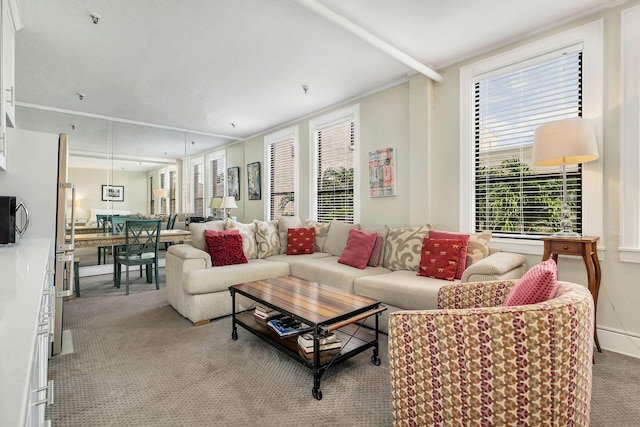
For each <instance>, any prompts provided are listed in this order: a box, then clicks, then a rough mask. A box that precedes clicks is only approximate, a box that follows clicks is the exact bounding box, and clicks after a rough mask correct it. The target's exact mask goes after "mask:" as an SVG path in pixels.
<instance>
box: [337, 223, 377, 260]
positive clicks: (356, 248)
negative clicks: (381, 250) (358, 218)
mask: <svg viewBox="0 0 640 427" xmlns="http://www.w3.org/2000/svg"><path fill="white" fill-rule="evenodd" d="M377 237H378V234H377V233H365V232H364V231H362V230H356V229H355V228H352V229H351V230H349V236H348V237H347V244H346V245H345V247H344V250H343V251H342V253H341V254H340V257H339V258H338V262H339V263H340V264H345V265H350V266H351V267H355V268H359V269H361V270H362V269H363V268H365V267H366V266H367V263H368V262H369V258H370V257H371V251H372V250H373V247H374V246H375V244H376V238H377Z"/></svg>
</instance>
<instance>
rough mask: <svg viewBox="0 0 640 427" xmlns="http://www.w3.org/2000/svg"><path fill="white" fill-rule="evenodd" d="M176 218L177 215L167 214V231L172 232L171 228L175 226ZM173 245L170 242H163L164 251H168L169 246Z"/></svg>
mask: <svg viewBox="0 0 640 427" xmlns="http://www.w3.org/2000/svg"><path fill="white" fill-rule="evenodd" d="M177 217H178V214H177V213H173V214H169V218H168V219H167V228H166V229H167V230H173V228H174V227H175V226H176V218H177ZM172 244H173V243H171V242H165V243H164V250H165V251H166V250H167V249H169V246H171V245H172Z"/></svg>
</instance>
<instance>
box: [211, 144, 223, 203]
mask: <svg viewBox="0 0 640 427" xmlns="http://www.w3.org/2000/svg"><path fill="white" fill-rule="evenodd" d="M225 171H226V168H225V160H224V151H221V152H217V153H214V154H212V155H211V156H210V157H209V188H210V194H211V197H224V196H225V192H224V186H225V182H226V181H225Z"/></svg>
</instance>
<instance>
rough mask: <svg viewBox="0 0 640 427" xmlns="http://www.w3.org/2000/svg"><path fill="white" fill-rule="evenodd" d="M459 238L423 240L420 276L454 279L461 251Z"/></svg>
mask: <svg viewBox="0 0 640 427" xmlns="http://www.w3.org/2000/svg"><path fill="white" fill-rule="evenodd" d="M460 245H461V243H460V240H459V239H431V238H429V237H425V238H424V239H423V242H422V254H421V255H420V266H419V268H418V276H425V277H433V278H435V279H445V280H454V279H455V278H456V270H457V268H458V254H459V253H460Z"/></svg>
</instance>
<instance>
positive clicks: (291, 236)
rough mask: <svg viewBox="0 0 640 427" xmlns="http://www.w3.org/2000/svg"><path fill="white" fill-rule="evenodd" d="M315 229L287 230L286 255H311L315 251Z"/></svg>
mask: <svg viewBox="0 0 640 427" xmlns="http://www.w3.org/2000/svg"><path fill="white" fill-rule="evenodd" d="M315 238H316V229H315V228H313V227H311V228H289V229H288V230H287V255H304V254H312V253H313V250H314V249H315Z"/></svg>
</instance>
